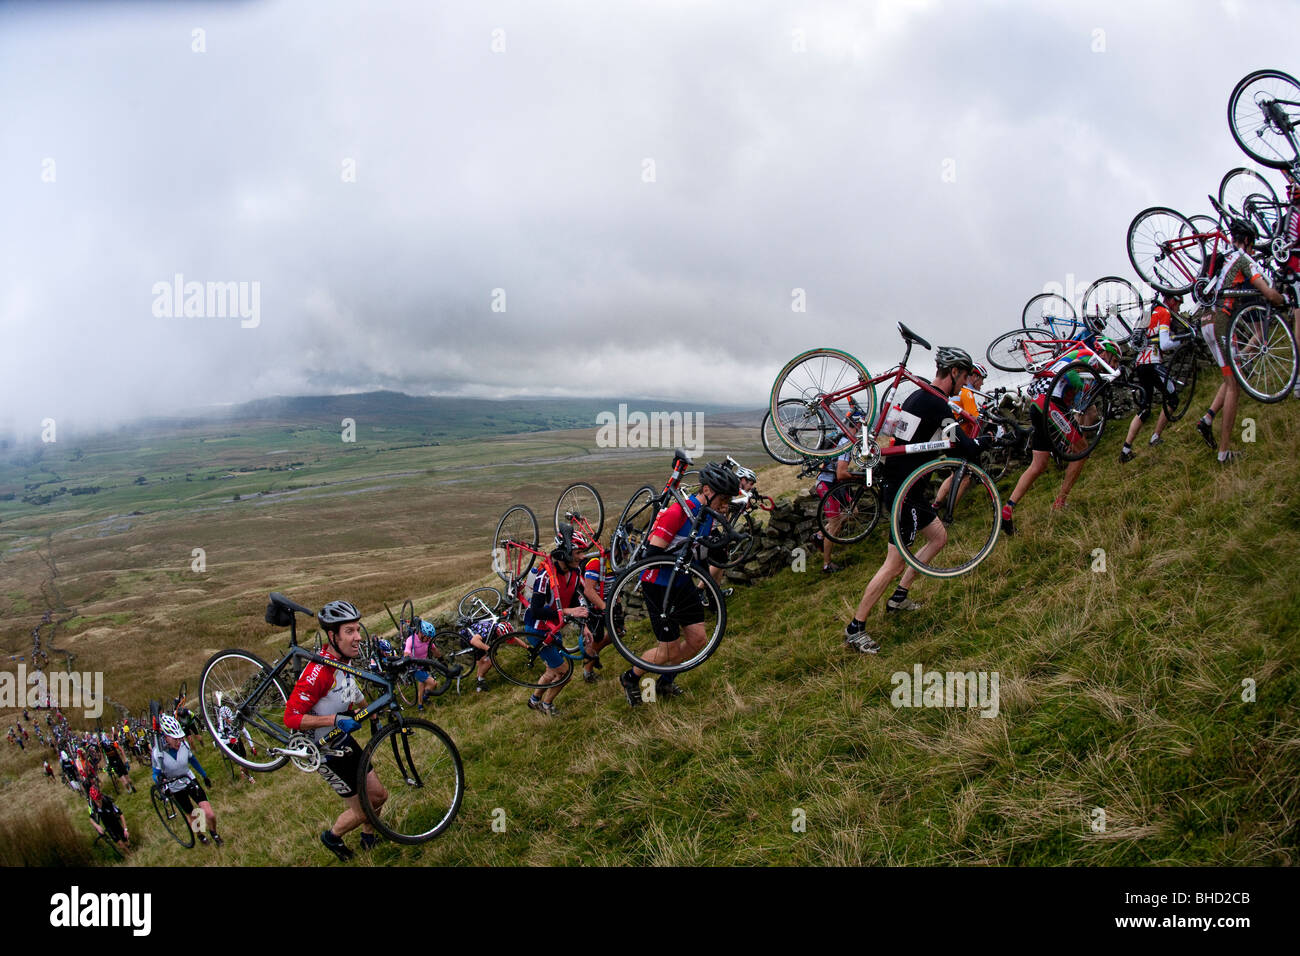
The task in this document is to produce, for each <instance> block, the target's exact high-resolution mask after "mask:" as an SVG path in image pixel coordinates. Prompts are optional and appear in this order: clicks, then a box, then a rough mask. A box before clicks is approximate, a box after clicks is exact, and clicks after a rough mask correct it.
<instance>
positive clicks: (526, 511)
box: [492, 505, 537, 584]
mask: <svg viewBox="0 0 1300 956" xmlns="http://www.w3.org/2000/svg"><path fill="white" fill-rule="evenodd" d="M511 541H517V542H520V543H523V544H526V545H528V546H529V547H532V548H536V547H537V515H535V514H533V509H532V508H530V507H528V506H527V505H515V506H514V507H511V508H507V509H506V513H505V514H503V515H502V516H501V520H500V521H498V522H497V531H496V535H495V536H494V537H493V539H492V570H493V571H495V572H496V573H497V576H498V577H499V578H501V580H502V581H505V582H506V583H507V584H509V583H510V582H511V581H512V580H514V579H515V577H516V575H517V576H518V577H519V578H523V577H524V576H525V575H526V574H528V572H529V571H531V570H532V569H533V562H534V561H535V560H536V558H537V556H536V555H534V554H529V553H527V552H525V553H524V554H523V556H522V558H521V566H520V567H518V568H516V567H515V566H514V564H515V562H513V561H508V560H507V559H506V553H505V552H506V545H507V544H508V543H509V542H511Z"/></svg>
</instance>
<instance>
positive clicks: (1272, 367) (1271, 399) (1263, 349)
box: [1228, 305, 1297, 405]
mask: <svg viewBox="0 0 1300 956" xmlns="http://www.w3.org/2000/svg"><path fill="white" fill-rule="evenodd" d="M1228 365H1229V366H1231V368H1232V376H1233V378H1235V379H1236V380H1237V384H1238V385H1240V386H1241V387H1242V389H1243V390H1244V391H1245V392H1246V394H1247V395H1249V396H1250V397H1251V398H1253V399H1255V400H1256V401H1258V402H1263V403H1264V404H1266V405H1272V404H1274V403H1275V402H1280V401H1282V399H1284V398H1286V397H1287V396H1288V395H1290V394H1291V390H1292V389H1293V388H1295V383H1296V366H1297V356H1296V342H1295V337H1294V336H1293V335H1292V333H1291V323H1290V322H1288V321H1286V320H1285V319H1284V318H1283V317H1282V316H1281V315H1280V314H1278V313H1277V312H1274V311H1273V310H1272V309H1270V308H1269V307H1268V306H1266V305H1248V306H1246V307H1245V308H1243V309H1240V310H1238V312H1237V314H1236V316H1234V317H1233V320H1232V324H1231V325H1229V326H1228Z"/></svg>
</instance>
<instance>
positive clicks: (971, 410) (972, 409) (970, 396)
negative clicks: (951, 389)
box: [957, 385, 980, 438]
mask: <svg viewBox="0 0 1300 956" xmlns="http://www.w3.org/2000/svg"><path fill="white" fill-rule="evenodd" d="M957 404H958V405H960V406H961V410H962V411H963V412H965V413H966V414H967V415H969V416H970V417H971V418H973V419H975V421H973V422H967V423H965V424H963V425H962V426H961V430H962V431H964V432H965V433H966V434H967V435H969V436H970V437H971V438H974V437H975V436H976V435H978V434H979V431H980V426H979V417H980V407H979V403H978V402H976V400H975V393H974V392H972V391H971V390H970V389H969V388H967V387H966V386H965V385H963V386H962V388H961V396H960V398H958V400H957Z"/></svg>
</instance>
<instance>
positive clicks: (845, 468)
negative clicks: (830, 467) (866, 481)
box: [835, 458, 849, 481]
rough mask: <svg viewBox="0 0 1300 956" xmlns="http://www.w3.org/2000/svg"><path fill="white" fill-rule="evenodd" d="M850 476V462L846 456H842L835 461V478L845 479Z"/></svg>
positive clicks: (838, 479) (837, 479)
mask: <svg viewBox="0 0 1300 956" xmlns="http://www.w3.org/2000/svg"><path fill="white" fill-rule="evenodd" d="M848 477H849V462H848V459H846V458H840V459H838V460H837V461H836V462H835V480H836V481H843V480H844V479H845V478H848Z"/></svg>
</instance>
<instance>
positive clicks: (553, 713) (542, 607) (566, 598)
mask: <svg viewBox="0 0 1300 956" xmlns="http://www.w3.org/2000/svg"><path fill="white" fill-rule="evenodd" d="M579 540H583V541H585V540H586V539H585V538H580V539H579ZM530 574H531V575H532V580H531V582H530V584H531V586H532V592H533V596H532V600H530V601H529V602H528V607H527V608H526V609H525V610H524V630H523V634H524V637H525V638H526V639H527V641H528V643H529V644H531V645H532V646H534V647H536V646H538V644H542V643H543V642H544V640H545V638H546V636H547V634H548V633H553V634H558V633H559V630H560V628H561V627H563V625H564V619H565V618H566V617H573V618H586V617H588V613H587V608H586V607H583V606H582V605H581V603H580V602H579V600H578V593H579V582H580V581H581V580H582V575H581V574H580V573H579V571H578V559H577V557H576V555H575V554H574V542H573V528H572V526H571V525H569V524H567V523H566V524H561V525H560V533H559V534H557V535H556V536H555V547H554V548H553V549H552V550H551V553H550V560H549V561H544V562H542V563H541V564H539V565H537V566H536V567H534V568H533V569H532V571H531V572H530ZM584 623H585V621H584ZM540 624H550V625H554V626H553V627H550V628H546V629H545V630H543V629H542V628H541V627H539V626H538V625H540ZM538 657H540V658H541V659H542V663H543V664H545V665H546V670H545V671H544V672H543V673H542V676H541V679H540V680H539V681H538V683H539V684H556V686H554V687H544V688H540V690H541V694H540V696H539V695H538V692H537V691H533V692H532V693H531V694H529V695H528V708H529V709H530V710H536V711H540V712H541V713H543V714H545V715H546V716H547V717H558V716H559V715H560V712H559V710H558V709H557V708H556V706H555V698H556V697H558V696H559V695H560V691H561V690H563V689H564V684H563V683H557V682H559V681H561V678H562V677H563V676H564V665H565V663H566V661H565V657H564V649H563V647H562V646H561V644H560V642H559V640H558V639H554V640H551V641H550V642H548V643H545V644H544V646H543V647H542V648H541V650H540V651H539V652H538Z"/></svg>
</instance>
